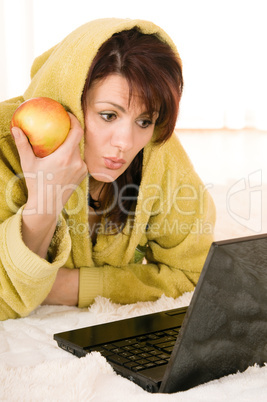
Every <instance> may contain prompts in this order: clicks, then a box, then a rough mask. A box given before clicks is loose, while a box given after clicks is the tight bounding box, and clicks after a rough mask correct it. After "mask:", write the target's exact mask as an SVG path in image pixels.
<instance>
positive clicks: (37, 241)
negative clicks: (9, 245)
mask: <svg viewBox="0 0 267 402" xmlns="http://www.w3.org/2000/svg"><path fill="white" fill-rule="evenodd" d="M56 224H57V218H56V217H55V216H53V215H47V214H37V213H33V212H32V213H31V212H29V210H27V209H24V211H23V213H22V239H23V241H24V243H25V244H26V246H27V247H28V248H29V249H30V250H31V251H32V252H34V253H35V254H37V255H39V256H40V257H41V258H46V255H47V251H48V247H49V245H50V243H51V240H52V237H53V234H54V232H55V229H56Z"/></svg>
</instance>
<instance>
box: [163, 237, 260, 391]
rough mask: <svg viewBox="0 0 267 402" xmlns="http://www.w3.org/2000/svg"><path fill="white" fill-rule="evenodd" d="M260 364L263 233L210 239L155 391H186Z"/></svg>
mask: <svg viewBox="0 0 267 402" xmlns="http://www.w3.org/2000/svg"><path fill="white" fill-rule="evenodd" d="M207 268H208V269H207ZM264 362H267V235H258V236H253V237H246V238H241V239H235V240H232V241H231V240H228V241H221V242H216V243H213V244H212V246H211V250H210V253H209V255H208V258H207V261H206V263H205V265H204V268H203V272H202V275H201V278H200V280H199V283H198V286H197V289H196V291H195V294H194V296H193V299H192V302H191V304H190V306H189V308H188V311H187V314H186V318H185V320H184V323H183V326H182V329H181V331H180V334H179V336H178V339H177V342H176V345H175V349H174V350H173V353H172V356H171V360H170V363H169V365H168V367H167V370H166V372H165V376H164V379H163V382H162V385H161V388H160V392H168V393H171V392H176V391H180V390H186V389H188V388H191V387H194V386H196V385H198V384H201V383H204V382H207V381H210V380H213V379H216V378H220V377H222V376H224V375H228V374H231V373H235V372H237V371H244V370H245V369H246V368H247V367H248V366H252V365H254V364H255V363H257V364H259V365H262V364H263V363H264Z"/></svg>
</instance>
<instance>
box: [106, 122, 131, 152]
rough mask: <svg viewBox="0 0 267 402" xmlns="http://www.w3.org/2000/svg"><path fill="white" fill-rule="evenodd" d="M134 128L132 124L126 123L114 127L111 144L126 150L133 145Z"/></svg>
mask: <svg viewBox="0 0 267 402" xmlns="http://www.w3.org/2000/svg"><path fill="white" fill-rule="evenodd" d="M133 135H134V133H133V128H132V126H131V125H130V124H124V125H121V126H120V127H118V126H117V127H116V128H114V132H113V134H112V137H111V145H112V146H113V147H116V148H119V149H120V150H121V151H123V152H126V151H129V150H131V149H132V147H133Z"/></svg>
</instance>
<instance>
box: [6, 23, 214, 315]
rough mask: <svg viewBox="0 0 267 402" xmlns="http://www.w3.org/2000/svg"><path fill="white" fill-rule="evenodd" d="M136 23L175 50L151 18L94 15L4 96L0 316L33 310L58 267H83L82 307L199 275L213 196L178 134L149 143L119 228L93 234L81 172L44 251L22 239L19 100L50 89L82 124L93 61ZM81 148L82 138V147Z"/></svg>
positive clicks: (147, 296) (172, 287)
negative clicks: (21, 87)
mask: <svg viewBox="0 0 267 402" xmlns="http://www.w3.org/2000/svg"><path fill="white" fill-rule="evenodd" d="M133 27H138V28H139V29H140V30H141V31H142V32H143V33H147V34H155V35H157V36H158V37H159V38H160V39H161V40H162V41H166V42H167V43H169V45H170V46H171V47H172V48H173V49H174V51H175V52H177V50H176V48H175V45H174V44H173V42H172V40H171V39H170V38H169V37H168V35H167V34H166V33H165V32H164V31H163V30H162V29H161V28H159V27H158V26H156V25H155V24H153V23H151V22H147V21H142V20H130V19H125V20H124V19H114V18H110V19H102V20H96V21H92V22H89V23H87V24H85V25H83V26H81V27H80V28H78V29H77V30H75V31H74V32H72V33H71V34H70V35H69V36H67V37H66V38H65V39H64V40H63V41H62V42H61V43H59V44H58V45H57V46H55V47H53V48H52V49H50V50H48V51H47V52H46V53H44V54H43V55H41V56H40V57H38V58H37V59H36V60H35V61H34V63H33V66H32V71H31V78H32V80H31V83H30V85H29V87H28V89H27V90H26V92H25V93H24V95H23V96H20V97H17V98H13V99H10V100H8V101H6V102H2V103H1V104H0V153H1V156H0V206H1V208H0V222H1V224H0V239H1V240H0V320H5V319H8V318H17V317H23V316H27V315H28V314H29V313H30V312H31V311H33V310H34V309H35V308H36V307H37V306H38V305H40V303H42V301H43V300H44V299H45V298H46V296H47V295H48V293H49V291H50V290H51V288H52V285H53V282H54V280H55V278H56V274H57V271H58V269H59V268H60V267H63V266H64V267H67V268H70V269H80V283H79V306H80V307H86V306H89V305H90V304H91V303H93V301H94V299H95V297H96V296H98V295H100V296H104V297H107V298H110V299H111V300H112V301H113V302H116V303H133V302H136V301H147V300H156V299H157V298H159V297H160V296H161V295H162V294H165V295H167V296H169V297H178V296H179V295H181V294H182V293H183V292H186V291H192V290H193V289H194V287H195V285H196V283H197V280H198V278H199V275H200V272H201V269H202V267H203V263H204V261H205V258H206V255H207V252H208V249H209V246H210V243H211V241H212V233H213V225H214V219H215V218H214V217H215V212H214V204H213V202H212V200H211V198H210V196H209V194H208V192H207V191H206V189H205V186H204V185H203V183H202V182H201V181H200V179H199V177H198V175H197V174H196V173H195V171H194V169H193V166H192V164H191V162H190V160H189V158H188V156H187V155H186V153H185V151H184V150H183V148H182V146H181V144H180V143H179V140H178V139H177V138H176V136H175V134H173V135H172V136H171V138H170V139H169V140H168V141H167V142H166V143H165V144H164V145H155V144H153V142H151V143H149V144H148V145H147V146H146V147H145V149H144V159H143V171H142V180H141V185H140V189H139V196H138V202H137V206H136V210H135V216H134V221H132V220H130V219H129V220H128V221H127V223H126V226H125V228H124V230H123V232H121V233H118V234H115V235H107V234H105V233H101V231H99V233H98V235H97V239H96V243H95V244H93V243H92V241H91V237H90V234H89V226H88V202H87V201H88V193H89V189H88V185H89V184H88V178H87V179H84V181H83V182H82V183H81V185H80V186H79V187H78V188H77V190H76V191H75V192H74V193H73V194H72V196H71V198H70V199H69V201H68V202H67V204H66V205H65V208H64V209H63V211H62V213H61V215H60V218H59V220H58V224H57V228H56V230H55V233H54V236H53V239H52V242H51V244H50V247H49V252H48V256H47V258H46V259H42V258H40V257H39V256H38V255H36V254H34V253H33V252H32V251H30V250H29V249H28V248H27V247H26V245H25V244H24V243H23V240H22V236H21V211H22V208H23V205H24V204H25V203H26V200H27V188H26V185H25V181H24V179H23V175H22V170H21V166H20V160H19V156H18V152H17V149H16V146H15V142H14V140H13V138H12V136H11V134H10V121H11V117H12V115H13V113H14V111H15V109H16V108H17V107H18V106H19V105H20V104H21V103H22V102H23V101H24V100H27V99H29V98H33V97H37V96H38V97H39V96H46V97H50V98H53V99H55V100H57V101H58V102H60V103H61V104H62V105H63V106H64V107H65V108H66V109H67V110H68V111H70V112H72V113H73V114H74V115H75V116H76V117H77V118H78V120H79V121H80V123H81V125H82V126H83V127H84V119H83V112H82V105H81V95H82V91H83V87H84V84H85V80H86V77H87V73H88V70H89V67H90V64H91V62H92V60H93V59H94V57H95V55H96V53H97V51H98V49H99V47H100V46H101V44H102V43H103V42H104V41H105V40H107V39H108V38H109V37H110V36H111V35H112V34H114V33H115V32H120V31H123V30H127V29H131V28H133ZM83 149H84V144H83V143H81V153H82V155H83ZM103 219H104V218H103ZM143 258H145V262H146V263H144V261H143Z"/></svg>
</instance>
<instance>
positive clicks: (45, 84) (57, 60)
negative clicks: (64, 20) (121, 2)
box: [24, 18, 180, 127]
mask: <svg viewBox="0 0 267 402" xmlns="http://www.w3.org/2000/svg"><path fill="white" fill-rule="evenodd" d="M134 27H137V28H138V29H139V30H140V31H141V32H142V33H144V34H155V35H156V36H157V37H158V38H159V39H160V40H162V41H163V42H167V43H168V44H169V45H170V46H171V48H172V49H173V50H174V52H175V53H176V54H177V55H178V57H179V54H178V52H177V49H176V47H175V44H174V43H173V41H172V39H171V38H170V37H169V36H168V35H167V33H166V32H165V31H164V30H163V29H161V28H160V27H158V26H157V25H155V24H154V23H152V22H149V21H144V20H139V19H118V18H104V19H98V20H93V21H91V22H88V23H86V24H84V25H82V26H80V27H79V28H77V29H76V30H74V31H73V32H72V33H70V34H69V35H68V36H67V37H66V38H65V39H63V40H62V41H61V42H60V43H59V44H58V45H56V46H54V47H52V48H51V49H50V50H48V51H46V52H45V53H43V54H42V55H41V56H39V57H37V58H36V59H35V60H34V62H33V65H32V69H31V83H30V85H29V87H28V89H27V90H26V92H25V93H24V99H25V100H27V99H30V98H34V97H38V96H46V97H49V98H52V99H55V100H57V101H58V102H60V103H61V104H62V105H63V106H64V107H65V108H66V109H67V110H68V111H70V112H72V113H73V114H74V115H75V116H76V117H77V119H78V120H79V121H80V123H81V125H82V126H83V127H84V118H83V111H82V104H81V97H82V92H83V88H84V85H85V81H86V77H87V74H88V71H89V68H90V65H91V63H92V61H93V59H94V57H95V56H96V54H97V51H98V49H99V48H100V47H101V45H102V44H103V43H104V42H105V41H106V40H107V39H109V38H110V37H111V36H112V35H113V34H115V33H118V32H121V31H124V30H129V29H132V28H134ZM179 59H180V57H179Z"/></svg>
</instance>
